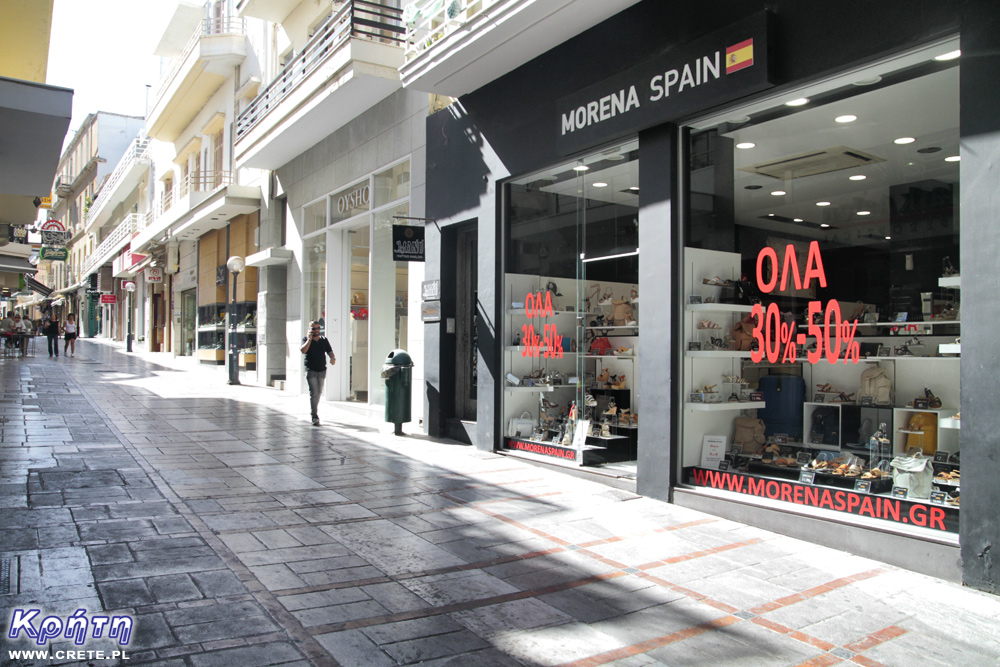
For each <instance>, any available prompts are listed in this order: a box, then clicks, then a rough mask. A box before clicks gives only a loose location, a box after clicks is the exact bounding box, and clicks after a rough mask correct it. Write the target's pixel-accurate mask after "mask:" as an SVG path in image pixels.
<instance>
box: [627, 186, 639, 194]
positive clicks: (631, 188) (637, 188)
mask: <svg viewBox="0 0 1000 667" xmlns="http://www.w3.org/2000/svg"><path fill="white" fill-rule="evenodd" d="M629 190H631V191H632V192H638V191H639V186H638V185H633V186H632V187H630V188H629Z"/></svg>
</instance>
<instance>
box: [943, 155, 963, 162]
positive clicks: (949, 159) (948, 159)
mask: <svg viewBox="0 0 1000 667" xmlns="http://www.w3.org/2000/svg"><path fill="white" fill-rule="evenodd" d="M961 159H962V158H961V156H959V155H949V156H948V157H946V158H945V159H944V161H945V162H958V161H959V160H961Z"/></svg>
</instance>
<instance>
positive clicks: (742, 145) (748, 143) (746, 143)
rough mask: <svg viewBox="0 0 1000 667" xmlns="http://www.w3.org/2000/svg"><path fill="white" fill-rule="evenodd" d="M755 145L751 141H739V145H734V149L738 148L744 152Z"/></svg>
mask: <svg viewBox="0 0 1000 667" xmlns="http://www.w3.org/2000/svg"><path fill="white" fill-rule="evenodd" d="M756 145H757V144H755V143H754V142H752V141H741V142H740V143H738V144H736V147H737V148H739V149H741V150H746V149H748V148H753V147H754V146H756Z"/></svg>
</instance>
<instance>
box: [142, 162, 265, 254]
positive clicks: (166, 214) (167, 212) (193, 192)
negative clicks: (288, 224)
mask: <svg viewBox="0 0 1000 667" xmlns="http://www.w3.org/2000/svg"><path fill="white" fill-rule="evenodd" d="M259 208H260V187H258V186H252V187H251V186H246V185H236V184H234V183H233V174H232V172H229V171H201V172H197V173H192V174H189V175H188V176H187V178H184V179H182V180H181V182H180V183H177V184H176V185H175V186H174V188H173V189H172V190H171V191H169V192H167V193H165V194H164V196H163V197H161V198H160V199H159V200H158V201H157V202H156V205H155V206H154V207H153V209H152V210H151V211H150V212H149V213H148V214H146V215H145V216H141V218H140V220H139V222H138V225H137V227H136V232H137V233H136V235H135V237H134V238H133V240H132V250H134V251H136V252H143V251H145V250H147V249H148V248H149V246H150V245H151V244H152V243H153V242H154V241H158V240H160V239H162V238H163V237H165V236H169V237H170V238H171V239H175V240H194V239H197V238H198V237H199V236H201V235H202V234H204V233H205V232H207V231H210V230H213V229H222V228H223V227H225V226H226V225H228V224H229V221H230V220H232V219H233V218H234V217H235V216H237V215H241V214H245V213H252V212H254V211H256V210H257V209H259Z"/></svg>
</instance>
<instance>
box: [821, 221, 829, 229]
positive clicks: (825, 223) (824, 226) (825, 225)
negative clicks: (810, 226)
mask: <svg viewBox="0 0 1000 667" xmlns="http://www.w3.org/2000/svg"><path fill="white" fill-rule="evenodd" d="M819 226H820V227H822V228H823V229H826V228H827V227H829V226H830V224H829V223H827V222H821V223H819Z"/></svg>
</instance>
